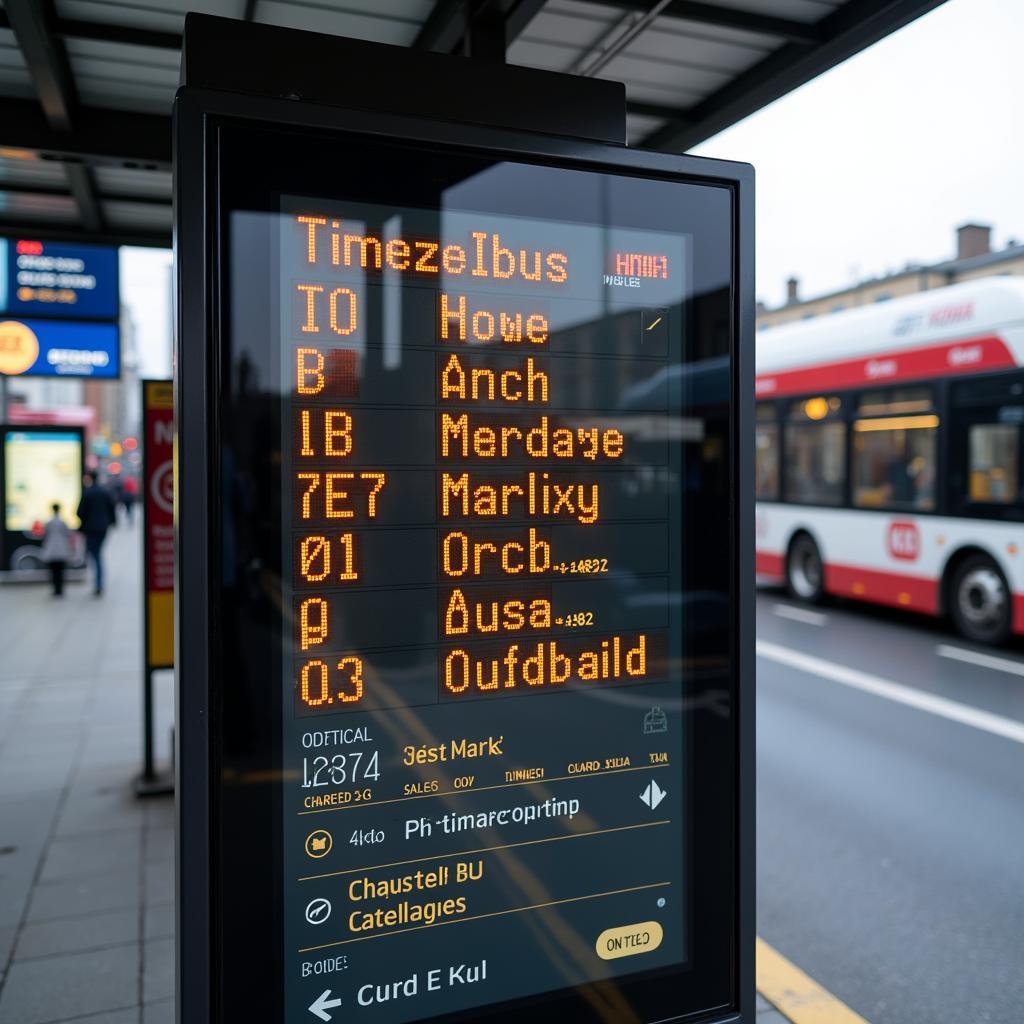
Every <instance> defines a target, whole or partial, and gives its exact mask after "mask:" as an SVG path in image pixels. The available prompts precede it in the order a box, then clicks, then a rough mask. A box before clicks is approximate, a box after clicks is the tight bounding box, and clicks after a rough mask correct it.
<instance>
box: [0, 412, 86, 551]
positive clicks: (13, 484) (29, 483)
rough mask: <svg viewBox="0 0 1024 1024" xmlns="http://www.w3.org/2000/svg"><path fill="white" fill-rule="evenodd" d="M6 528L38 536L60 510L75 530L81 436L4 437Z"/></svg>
mask: <svg viewBox="0 0 1024 1024" xmlns="http://www.w3.org/2000/svg"><path fill="white" fill-rule="evenodd" d="M4 492H5V493H4V501H5V525H6V528H7V529H8V530H9V531H12V532H14V531H17V532H36V533H38V532H39V531H40V530H41V529H42V526H43V524H44V523H46V522H47V520H49V518H50V517H51V516H52V515H53V505H54V504H59V505H60V515H61V518H62V519H63V520H64V521H65V522H66V523H68V524H69V525H70V526H71V527H73V528H74V527H77V526H78V515H77V511H78V503H79V501H80V500H81V498H82V437H81V435H80V434H77V433H72V432H70V431H69V432H68V433H60V432H56V431H40V430H31V429H30V430H8V431H7V432H6V433H5V434H4Z"/></svg>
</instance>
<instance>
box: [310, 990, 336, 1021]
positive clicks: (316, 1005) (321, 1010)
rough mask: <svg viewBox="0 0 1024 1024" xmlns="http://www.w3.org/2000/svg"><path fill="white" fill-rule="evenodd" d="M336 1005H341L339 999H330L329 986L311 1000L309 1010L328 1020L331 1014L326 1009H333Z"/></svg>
mask: <svg viewBox="0 0 1024 1024" xmlns="http://www.w3.org/2000/svg"><path fill="white" fill-rule="evenodd" d="M337 1006H341V1000H340V999H332V998H331V990H330V989H329V988H325V989H324V990H323V992H321V993H320V995H318V996H317V997H316V999H314V1000H313V1003H312V1005H311V1006H310V1008H309V1012H310V1013H315V1014H316V1015H317V1016H318V1017H319V1018H320V1019H321V1020H330V1019H331V1015H330V1014H329V1013H328V1012H327V1011H328V1010H333V1009H334V1008H335V1007H337Z"/></svg>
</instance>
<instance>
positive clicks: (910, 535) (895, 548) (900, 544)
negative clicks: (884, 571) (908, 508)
mask: <svg viewBox="0 0 1024 1024" xmlns="http://www.w3.org/2000/svg"><path fill="white" fill-rule="evenodd" d="M888 546H889V554H890V555H892V557H893V558H898V559H900V560H901V561H904V562H916V561H917V559H918V556H919V555H920V554H921V531H920V530H918V528H917V524H916V523H910V522H899V521H897V522H893V523H890V524H889V538H888Z"/></svg>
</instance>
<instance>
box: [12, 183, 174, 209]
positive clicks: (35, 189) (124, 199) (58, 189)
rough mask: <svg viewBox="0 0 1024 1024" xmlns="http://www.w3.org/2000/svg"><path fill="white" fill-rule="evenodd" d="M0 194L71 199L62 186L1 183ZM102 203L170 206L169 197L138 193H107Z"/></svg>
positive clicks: (104, 193) (101, 200)
mask: <svg viewBox="0 0 1024 1024" xmlns="http://www.w3.org/2000/svg"><path fill="white" fill-rule="evenodd" d="M0 193H7V194H9V195H15V196H59V197H61V198H64V199H70V198H71V193H70V192H69V191H68V189H67V187H65V186H61V185H22V184H18V185H14V184H12V183H11V182H9V181H0ZM99 199H100V202H101V203H107V202H110V203H141V204H143V205H144V206H170V205H171V200H170V198H169V197H168V196H146V195H139V194H138V193H137V192H106V191H103V192H101V193H100V196H99Z"/></svg>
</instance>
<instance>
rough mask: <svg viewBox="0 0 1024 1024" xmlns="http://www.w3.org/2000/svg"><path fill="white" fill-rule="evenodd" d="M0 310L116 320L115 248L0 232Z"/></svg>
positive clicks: (116, 274)
mask: <svg viewBox="0 0 1024 1024" xmlns="http://www.w3.org/2000/svg"><path fill="white" fill-rule="evenodd" d="M0 312H5V313H13V314H15V315H19V316H39V315H43V316H57V317H73V318H82V319H105V320H116V319H117V316H118V266H117V248H116V247H115V246H108V245H81V244H77V245H73V244H70V243H65V242H46V241H37V240H35V239H25V238H0Z"/></svg>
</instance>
